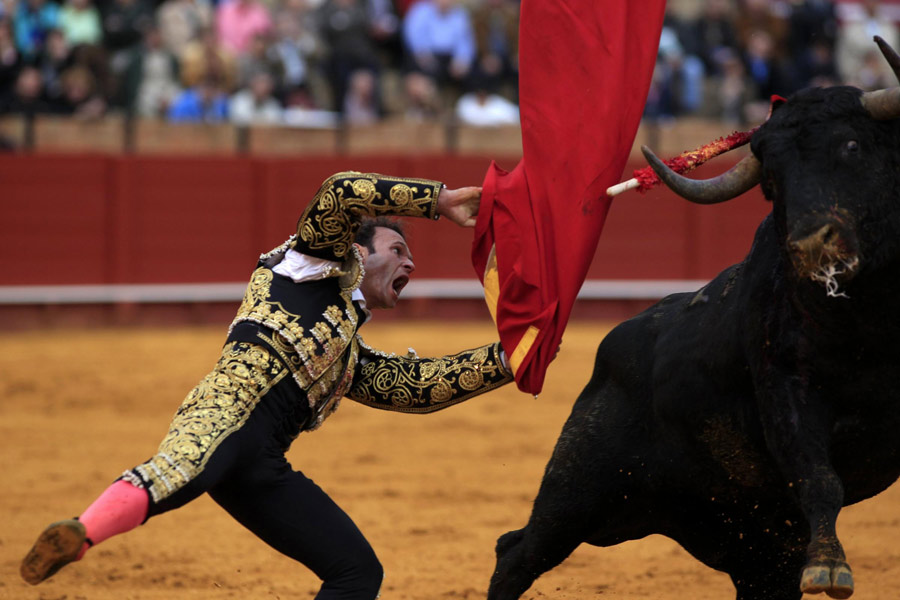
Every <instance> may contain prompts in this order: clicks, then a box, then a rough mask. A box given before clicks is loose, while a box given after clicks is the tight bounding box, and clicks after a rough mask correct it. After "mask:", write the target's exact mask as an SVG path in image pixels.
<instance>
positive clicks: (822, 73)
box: [788, 0, 838, 92]
mask: <svg viewBox="0 0 900 600" xmlns="http://www.w3.org/2000/svg"><path fill="white" fill-rule="evenodd" d="M789 23H790V30H789V32H788V49H789V50H790V65H789V68H790V72H791V75H790V78H789V79H790V81H792V82H793V83H794V86H793V87H792V88H791V89H790V90H789V91H791V92H794V91H797V90H799V89H802V88H805V87H809V86H811V85H813V86H828V85H834V84H835V83H836V82H837V79H838V77H837V65H836V64H835V59H834V47H835V40H836V37H837V17H836V15H835V9H834V4H833V3H832V2H828V1H826V0H794V3H793V6H792V7H791V16H790V21H789Z"/></svg>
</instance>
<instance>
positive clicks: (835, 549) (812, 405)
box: [758, 369, 853, 598]
mask: <svg viewBox="0 0 900 600" xmlns="http://www.w3.org/2000/svg"><path fill="white" fill-rule="evenodd" d="M791 371H792V373H791V374H788V373H787V372H786V371H785V370H783V369H766V372H765V373H764V374H763V377H762V382H764V383H762V385H761V386H760V387H759V388H758V389H760V390H761V392H762V393H761V394H760V397H759V402H760V412H761V417H762V419H763V430H764V431H765V435H766V442H767V445H768V447H769V450H770V452H771V453H772V455H773V456H774V458H775V460H776V461H777V462H778V464H779V467H780V469H781V472H782V474H783V476H784V479H785V481H786V484H787V485H788V487H789V488H790V489H789V492H790V494H791V495H793V496H794V498H795V499H796V500H797V503H798V504H799V506H800V509H801V510H802V512H803V514H804V516H805V517H806V519H807V521H808V522H809V528H810V542H809V546H808V547H807V561H806V565H805V566H804V568H803V571H802V573H801V576H800V590H801V591H802V592H803V593H805V594H818V593H821V592H825V593H826V594H828V595H829V596H831V597H832V598H849V597H850V596H851V595H852V594H853V574H852V573H851V571H850V566H849V565H848V564H847V561H846V556H845V554H844V549H843V547H842V546H841V543H840V541H839V540H838V537H837V532H836V529H835V525H836V522H837V516H838V513H839V512H840V510H841V508H842V507H843V505H844V486H843V484H842V482H841V479H840V478H839V477H838V475H837V473H836V472H835V470H834V468H833V467H832V465H831V461H830V458H829V453H828V443H829V438H830V435H831V429H832V428H831V426H830V423H831V420H832V418H833V417H832V414H831V410H830V407H828V406H826V405H825V404H824V403H823V402H822V401H821V399H820V398H819V397H818V395H817V394H815V393H812V392H811V390H810V389H809V385H808V380H807V378H806V377H805V376H804V375H803V374H802V373H800V374H798V370H796V369H791Z"/></svg>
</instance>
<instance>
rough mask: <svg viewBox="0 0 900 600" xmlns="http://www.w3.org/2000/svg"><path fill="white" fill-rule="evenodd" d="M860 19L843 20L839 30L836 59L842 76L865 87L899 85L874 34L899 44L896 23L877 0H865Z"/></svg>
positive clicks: (895, 44) (892, 45) (888, 41)
mask: <svg viewBox="0 0 900 600" xmlns="http://www.w3.org/2000/svg"><path fill="white" fill-rule="evenodd" d="M862 4H863V9H864V15H863V18H862V19H861V20H855V21H850V22H846V23H844V24H843V25H842V26H841V27H840V29H839V30H838V39H837V48H836V55H835V60H836V62H837V70H838V74H839V75H840V77H841V79H842V80H843V81H844V82H845V83H848V84H850V85H855V86H858V87H860V88H862V89H864V90H873V89H878V88H882V87H892V86H894V85H896V80H895V79H894V76H893V73H892V71H891V69H890V66H889V65H888V64H887V62H886V61H884V60H883V59H882V58H881V55H880V53H879V51H878V49H877V47H876V46H875V45H874V44H873V43H872V37H873V36H875V35H880V36H881V37H882V38H884V40H885V41H886V42H887V43H888V44H890V45H891V47H892V48H897V47H898V42H900V35H898V30H897V26H896V25H895V24H894V23H893V22H892V21H891V20H890V19H889V18H888V17H887V16H885V14H884V13H883V11H882V10H881V3H880V2H878V0H863V3H862Z"/></svg>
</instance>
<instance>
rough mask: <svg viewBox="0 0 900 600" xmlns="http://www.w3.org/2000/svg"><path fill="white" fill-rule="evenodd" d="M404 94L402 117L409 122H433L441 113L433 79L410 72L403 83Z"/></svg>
mask: <svg viewBox="0 0 900 600" xmlns="http://www.w3.org/2000/svg"><path fill="white" fill-rule="evenodd" d="M403 85H404V91H405V93H406V107H405V111H404V117H405V118H406V119H407V120H409V121H420V122H421V121H433V120H434V119H436V118H438V116H439V115H440V112H441V108H442V106H441V105H442V103H441V98H440V95H439V94H438V89H437V84H436V83H435V81H434V79H432V78H430V77H428V76H427V75H425V74H424V73H418V72H416V71H412V72H411V73H409V74H407V76H406V78H405V79H404V81H403Z"/></svg>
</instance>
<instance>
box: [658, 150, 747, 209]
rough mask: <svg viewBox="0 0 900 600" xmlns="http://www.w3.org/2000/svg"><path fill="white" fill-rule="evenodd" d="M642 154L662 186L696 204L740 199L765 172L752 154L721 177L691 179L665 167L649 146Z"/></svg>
mask: <svg viewBox="0 0 900 600" xmlns="http://www.w3.org/2000/svg"><path fill="white" fill-rule="evenodd" d="M641 152H643V153H644V157H646V159H647V162H649V163H650V166H651V167H653V170H654V171H655V172H656V174H657V175H659V178H660V179H662V181H663V183H665V184H666V185H667V186H668V187H669V188H670V189H671V190H672V191H673V192H675V193H676V194H678V195H679V196H681V197H682V198H684V199H685V200H690V201H691V202H694V203H696V204H716V203H719V202H725V201H726V200H731V199H732V198H735V197H737V196H740V195H741V194H743V193H744V192H746V191H747V190H749V189H750V188H752V187H753V186H754V185H756V184H757V183H759V179H760V173H761V171H762V168H761V166H760V164H759V161H758V160H756V157H755V156H753V155H752V154H751V155H749V156H747V157H745V158H744V159H742V160H741V161H740V162H739V163H738V164H736V165H734V166H733V167H731V169H729V170H728V171H726V172H725V173H722V174H721V175H719V176H718V177H713V178H712V179H688V178H687V177H682V176H681V175H679V174H678V173H676V172H675V171H673V170H672V169H670V168H669V167H668V166H666V164H665V163H664V162H663V161H661V160H660V159H659V158H657V157H656V155H655V154H653V152H652V151H651V150H650V149H649V148H648V147H647V146H641Z"/></svg>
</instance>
